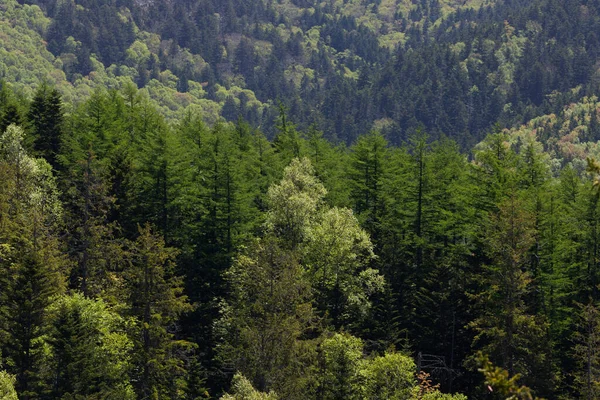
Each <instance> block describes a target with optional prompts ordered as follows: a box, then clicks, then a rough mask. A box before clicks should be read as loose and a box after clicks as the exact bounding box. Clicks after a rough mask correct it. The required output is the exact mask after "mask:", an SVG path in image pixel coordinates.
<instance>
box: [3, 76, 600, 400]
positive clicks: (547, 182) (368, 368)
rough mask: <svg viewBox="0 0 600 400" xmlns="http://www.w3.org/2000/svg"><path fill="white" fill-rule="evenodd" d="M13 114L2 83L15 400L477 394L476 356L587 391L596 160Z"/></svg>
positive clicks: (6, 304)
mask: <svg viewBox="0 0 600 400" xmlns="http://www.w3.org/2000/svg"><path fill="white" fill-rule="evenodd" d="M21 99H22V96H18V95H17V94H16V93H13V92H12V91H11V90H10V89H9V87H8V85H6V84H3V85H2V90H1V91H0V100H1V102H0V125H1V126H2V127H3V129H2V132H1V134H0V181H1V182H2V183H3V184H2V185H0V267H1V268H2V270H3V273H2V274H1V278H0V328H1V330H0V332H1V334H0V349H1V355H2V369H4V370H6V371H7V372H8V373H9V374H10V375H12V376H15V378H16V381H15V383H14V385H15V388H16V391H17V393H18V395H19V398H21V399H36V398H64V399H66V398H140V399H141V398H161V399H162V398H172V399H193V398H203V397H206V396H209V394H210V395H213V396H214V395H218V394H220V393H222V392H223V391H224V390H229V389H228V388H229V387H231V389H230V393H232V394H230V395H226V396H225V398H253V397H251V396H257V397H256V398H319V399H337V398H344V399H348V398H357V399H359V398H361V399H362V398H371V399H373V398H382V399H383V398H427V399H429V398H445V397H443V396H446V395H442V394H441V393H440V392H439V391H437V390H436V389H435V387H433V388H432V385H431V384H430V383H429V382H430V381H429V379H432V380H433V382H436V383H439V384H441V386H440V389H441V390H442V391H453V392H456V391H459V392H462V393H465V394H467V395H469V396H472V397H475V398H477V397H480V396H484V395H485V393H486V391H487V389H485V388H484V386H483V385H482V382H483V378H482V376H481V375H480V374H479V372H477V368H478V365H482V364H481V363H482V361H481V360H482V358H481V356H480V355H479V354H480V352H481V353H483V354H485V355H487V356H488V357H489V358H490V359H491V361H492V362H493V363H494V364H496V365H499V366H500V367H502V368H504V369H506V371H508V373H509V374H510V375H515V374H519V375H520V376H521V380H520V381H521V382H522V383H523V384H526V385H527V386H529V387H530V388H531V389H533V390H534V392H535V393H536V394H538V395H540V396H544V397H548V398H558V397H560V396H563V397H573V396H584V397H585V398H595V397H597V390H598V382H600V359H599V358H598V357H597V352H598V346H600V344H599V342H598V337H597V336H598V335H597V328H598V326H599V325H600V317H599V313H598V309H597V301H598V295H599V294H598V284H599V283H600V270H599V258H598V252H599V251H600V229H598V226H599V223H600V207H599V199H600V192H599V188H598V184H597V182H598V180H600V165H599V164H598V163H597V162H595V161H594V160H593V159H590V160H589V162H588V166H587V168H585V167H583V168H582V166H581V165H582V164H581V163H576V162H572V163H566V162H564V163H562V164H561V163H560V162H558V163H557V161H556V160H554V159H552V158H551V157H550V156H549V155H548V153H546V152H545V151H544V146H543V145H542V144H540V143H539V142H538V141H537V140H536V136H535V135H529V136H514V135H509V134H508V133H507V132H506V131H502V130H501V129H499V128H497V129H496V130H495V131H493V132H492V133H490V134H489V135H488V136H487V138H486V139H485V140H484V141H482V142H481V143H479V144H478V145H477V146H476V147H475V148H474V149H473V152H472V153H471V154H468V155H466V154H463V153H461V152H460V151H459V147H458V145H457V144H456V143H455V142H453V141H451V140H447V139H440V140H433V141H432V140H430V139H428V137H427V135H426V134H425V133H422V132H416V133H415V134H414V135H412V136H411V137H410V140H409V141H408V142H407V143H406V144H404V145H403V146H401V147H393V146H390V144H389V143H388V142H387V140H386V138H385V136H383V135H382V134H381V133H378V132H371V133H365V134H364V135H362V136H360V137H359V138H358V139H357V140H356V142H355V143H354V144H353V145H352V146H350V147H347V148H346V147H344V146H334V145H332V144H331V143H330V142H328V141H326V140H325V139H324V138H323V135H322V133H320V132H319V131H318V130H317V129H315V128H314V127H312V128H311V129H309V130H307V131H305V132H300V131H298V130H297V128H296V127H295V126H294V124H293V123H291V122H290V121H289V119H288V118H287V116H286V113H285V108H283V107H282V109H281V113H280V117H279V119H278V125H277V132H278V133H277V135H276V137H275V139H274V140H273V141H272V142H270V141H268V140H267V139H266V138H265V136H264V135H263V134H262V133H261V132H259V131H257V130H254V129H252V128H251V127H250V126H249V125H248V124H246V123H245V122H243V121H242V120H239V121H238V122H237V123H235V124H232V123H225V122H219V123H217V124H215V125H214V126H211V127H209V126H206V125H205V124H204V123H202V121H201V117H200V116H199V115H194V114H191V113H188V114H187V115H185V116H184V117H183V118H182V119H181V120H179V121H177V122H176V123H175V124H173V125H169V124H167V123H166V122H165V121H164V119H163V118H162V117H161V116H160V115H159V114H158V112H157V111H156V110H155V109H154V108H153V107H152V105H151V103H150V102H149V100H148V99H147V98H146V97H144V96H143V92H138V91H137V88H136V87H135V86H134V85H129V86H127V87H126V88H125V89H123V90H121V91H115V90H105V89H97V90H95V91H94V92H93V93H92V94H91V95H90V97H89V98H88V99H86V100H85V101H84V102H82V103H79V104H62V102H61V97H60V94H59V93H58V92H57V91H56V89H54V88H52V87H50V86H48V85H41V86H40V87H39V88H38V90H37V92H36V94H35V96H34V98H33V100H32V101H31V102H23V101H21ZM67 110H68V112H67ZM583 129H586V127H583ZM422 355H434V356H437V357H438V359H440V358H441V359H443V360H444V368H434V369H430V370H428V367H427V365H426V364H422V363H421V362H419V361H420V360H422V359H423V356H422ZM413 360H416V361H417V362H418V363H419V367H422V368H423V369H424V370H425V372H428V373H431V378H426V377H425V376H422V378H421V381H420V384H419V383H418V381H416V380H415V375H414V374H415V372H417V371H416V370H417V365H415V361H413ZM483 365H485V363H484V364H483ZM236 372H239V374H238V375H236V377H235V378H234V381H233V383H232V384H231V386H230V379H231V377H232V376H233V375H234V374H235V373H236ZM494 376H503V375H502V374H500V375H497V374H496V375H494ZM489 380H490V379H488V381H489ZM5 381H6V382H8V383H10V377H9V375H2V382H5ZM260 392H262V394H261V393H260ZM228 396H229V397H228ZM236 396H237V397H236ZM244 396H245V397H244ZM260 396H263V397H260ZM448 396H450V395H448ZM448 398H450V397H448ZM456 398H460V396H459V395H457V397H456Z"/></svg>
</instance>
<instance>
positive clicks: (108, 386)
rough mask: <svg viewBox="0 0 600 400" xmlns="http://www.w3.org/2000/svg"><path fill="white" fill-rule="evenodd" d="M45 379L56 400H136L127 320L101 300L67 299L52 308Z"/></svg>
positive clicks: (57, 301) (46, 343)
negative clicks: (97, 399)
mask: <svg viewBox="0 0 600 400" xmlns="http://www.w3.org/2000/svg"><path fill="white" fill-rule="evenodd" d="M47 312H48V318H47V320H48V321H47V335H46V336H45V337H44V344H45V345H46V352H45V354H44V358H45V359H44V369H43V374H42V377H43V378H44V383H45V387H46V389H45V392H46V396H48V397H51V398H69V397H73V398H77V397H85V398H119V399H134V398H135V394H134V391H133V388H132V386H131V383H130V378H129V374H130V372H131V361H130V360H131V350H132V348H133V345H132V342H131V340H130V338H129V337H128V336H127V334H126V323H125V320H124V319H123V318H122V317H120V316H119V315H118V314H117V313H116V312H115V311H113V310H111V309H110V308H109V307H108V306H107V305H106V303H104V302H103V301H102V300H92V299H87V298H85V297H84V296H82V295H81V294H78V293H75V294H73V295H71V296H62V297H60V298H58V299H56V300H55V301H54V302H53V303H52V304H51V305H50V306H49V307H48V310H47Z"/></svg>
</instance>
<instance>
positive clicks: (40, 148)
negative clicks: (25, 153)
mask: <svg viewBox="0 0 600 400" xmlns="http://www.w3.org/2000/svg"><path fill="white" fill-rule="evenodd" d="M27 116H28V119H29V123H30V127H31V135H33V137H34V140H35V141H34V149H35V151H36V152H37V153H38V154H39V155H41V156H42V157H44V158H45V159H46V161H48V162H49V163H50V165H52V167H53V168H54V169H55V170H56V169H57V168H59V166H60V165H59V163H58V160H57V156H58V154H59V152H60V144H61V136H62V125H63V119H64V116H63V110H62V101H61V95H60V93H59V92H58V90H56V88H51V87H49V86H48V85H47V84H46V83H42V84H41V85H40V86H39V87H38V89H37V91H36V93H35V96H34V97H33V101H32V102H31V105H30V107H29V113H28V114H27Z"/></svg>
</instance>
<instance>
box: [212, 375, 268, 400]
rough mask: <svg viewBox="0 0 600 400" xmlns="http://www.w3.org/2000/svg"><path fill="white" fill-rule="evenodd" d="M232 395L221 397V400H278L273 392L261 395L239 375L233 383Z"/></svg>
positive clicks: (234, 377)
mask: <svg viewBox="0 0 600 400" xmlns="http://www.w3.org/2000/svg"><path fill="white" fill-rule="evenodd" d="M231 391H232V394H226V395H224V396H221V398H220V399H221V400H277V398H278V397H277V395H276V394H275V393H273V392H269V393H261V392H259V391H257V390H256V389H254V388H253V387H252V383H250V381H249V380H248V379H246V378H245V377H244V376H243V375H242V374H240V373H237V374H235V375H234V376H233V380H232V381H231Z"/></svg>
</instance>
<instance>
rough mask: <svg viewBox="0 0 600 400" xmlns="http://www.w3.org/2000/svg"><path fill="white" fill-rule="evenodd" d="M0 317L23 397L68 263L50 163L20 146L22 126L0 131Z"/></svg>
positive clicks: (34, 378)
mask: <svg viewBox="0 0 600 400" xmlns="http://www.w3.org/2000/svg"><path fill="white" fill-rule="evenodd" d="M0 180H1V181H2V182H3V185H1V187H0V267H1V268H2V269H3V271H4V272H3V274H2V275H3V278H2V281H1V286H2V288H1V291H0V293H1V294H0V296H1V298H0V304H1V306H0V320H1V321H2V325H1V326H2V330H3V335H2V336H1V337H2V341H1V345H2V355H3V356H4V357H5V358H6V359H7V360H8V362H7V365H9V366H10V371H9V372H12V373H13V374H14V375H16V378H17V382H16V388H17V391H18V393H19V395H20V397H21V398H22V399H29V398H35V397H36V395H39V394H40V390H41V388H40V375H39V371H40V368H41V365H40V362H41V357H42V355H43V349H42V346H41V341H40V339H41V338H42V337H43V336H44V334H45V330H44V322H45V315H46V307H47V306H48V305H49V304H50V302H51V300H52V298H53V296H55V295H56V294H59V293H61V292H62V291H63V290H64V287H65V285H64V274H65V270H66V267H67V263H66V262H65V259H64V257H63V255H62V254H61V253H60V251H59V249H60V247H59V240H58V238H57V228H58V224H59V222H60V215H61V205H60V202H59V200H58V194H57V190H56V184H55V181H54V178H53V176H52V172H51V167H50V165H49V164H48V163H47V162H46V161H45V160H43V159H34V158H32V157H30V156H29V155H27V153H26V152H25V150H24V148H23V131H22V130H21V129H20V128H18V127H16V126H14V125H11V126H9V127H8V129H7V130H6V131H5V132H3V133H2V134H0Z"/></svg>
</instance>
